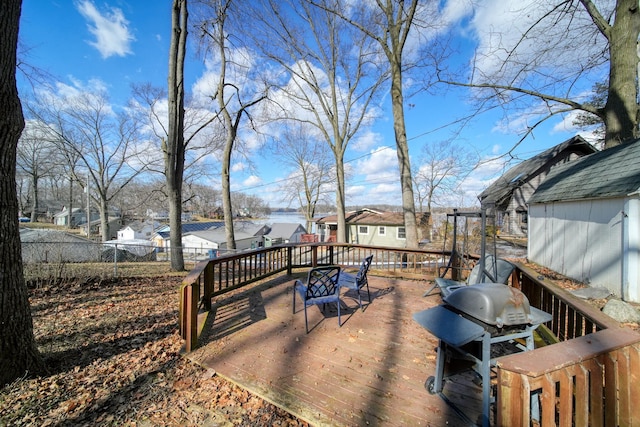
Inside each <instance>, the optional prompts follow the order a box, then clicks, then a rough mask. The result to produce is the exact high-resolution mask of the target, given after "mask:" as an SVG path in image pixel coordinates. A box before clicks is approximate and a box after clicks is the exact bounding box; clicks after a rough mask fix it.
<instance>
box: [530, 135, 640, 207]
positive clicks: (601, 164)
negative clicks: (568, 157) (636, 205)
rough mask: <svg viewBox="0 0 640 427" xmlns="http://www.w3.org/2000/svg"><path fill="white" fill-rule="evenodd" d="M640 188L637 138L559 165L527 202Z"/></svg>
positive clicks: (610, 194) (619, 193)
mask: <svg viewBox="0 0 640 427" xmlns="http://www.w3.org/2000/svg"><path fill="white" fill-rule="evenodd" d="M638 190H640V140H636V141H633V142H629V143H626V144H622V145H618V146H616V147H613V148H609V149H607V150H603V151H600V152H598V153H594V154H591V155H589V156H585V157H583V158H581V159H578V160H576V161H573V162H571V163H568V164H566V165H562V166H559V167H557V168H555V169H553V170H552V172H551V173H549V175H548V176H547V179H545V180H544V182H543V183H542V184H541V185H540V186H539V187H538V189H537V191H536V192H535V193H533V196H532V197H531V199H530V200H529V203H548V202H555V201H569V200H581V199H592V198H607V197H620V196H627V195H629V194H631V193H633V192H636V191H638Z"/></svg>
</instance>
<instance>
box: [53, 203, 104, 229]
mask: <svg viewBox="0 0 640 427" xmlns="http://www.w3.org/2000/svg"><path fill="white" fill-rule="evenodd" d="M99 219H100V212H98V211H94V210H92V211H91V221H96V220H99ZM53 223H54V224H55V225H62V226H67V225H69V210H68V209H67V207H66V206H65V207H63V208H62V211H60V212H58V213H56V214H55V215H54V216H53ZM86 223H87V210H86V209H83V208H73V209H71V227H77V226H79V225H82V224H86Z"/></svg>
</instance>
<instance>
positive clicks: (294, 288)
mask: <svg viewBox="0 0 640 427" xmlns="http://www.w3.org/2000/svg"><path fill="white" fill-rule="evenodd" d="M293 314H296V285H293Z"/></svg>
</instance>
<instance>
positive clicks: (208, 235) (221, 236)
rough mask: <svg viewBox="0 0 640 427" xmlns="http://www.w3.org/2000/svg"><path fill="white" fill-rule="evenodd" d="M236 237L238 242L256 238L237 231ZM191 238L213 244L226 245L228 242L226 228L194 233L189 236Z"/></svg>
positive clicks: (235, 232)
mask: <svg viewBox="0 0 640 427" xmlns="http://www.w3.org/2000/svg"><path fill="white" fill-rule="evenodd" d="M233 234H234V236H235V238H236V241H237V240H245V239H250V238H252V237H254V235H253V234H251V233H247V232H244V231H235V230H234V233H233ZM188 235H189V236H195V237H198V238H200V239H202V240H207V241H209V242H213V243H225V242H226V241H227V234H226V233H225V230H224V228H216V229H213V230H200V231H194V232H191V233H189V234H188Z"/></svg>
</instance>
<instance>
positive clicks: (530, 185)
mask: <svg viewBox="0 0 640 427" xmlns="http://www.w3.org/2000/svg"><path fill="white" fill-rule="evenodd" d="M596 151H597V150H596V149H595V148H594V147H593V146H592V145H591V144H589V143H588V142H586V141H585V140H584V139H582V137H580V136H575V137H573V138H571V139H569V140H567V141H565V142H563V143H561V144H559V145H556V146H555V147H552V148H550V149H548V150H546V151H544V152H542V153H540V154H538V155H537V156H535V157H532V158H530V159H528V160H525V161H523V162H521V163H519V164H517V165H516V166H514V167H512V168H511V169H509V170H508V171H507V172H506V173H505V174H504V175H502V176H501V177H500V178H498V179H497V180H496V181H495V182H494V183H493V184H491V185H490V186H489V187H488V188H487V189H486V190H484V191H483V192H482V193H480V195H479V196H478V199H480V203H481V205H482V206H483V207H486V208H487V212H488V213H489V214H494V215H496V224H497V225H498V227H499V230H500V232H502V233H505V234H510V235H515V236H526V235H527V202H528V200H529V198H530V197H531V195H532V194H533V193H534V192H535V191H536V189H537V188H538V186H539V185H540V184H541V183H542V182H543V181H544V180H545V178H546V177H547V175H548V174H549V172H550V171H551V170H552V169H553V168H554V167H556V166H558V165H563V164H565V163H567V162H571V161H573V160H576V159H578V158H580V157H583V156H586V155H589V154H592V153H595V152H596Z"/></svg>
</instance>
